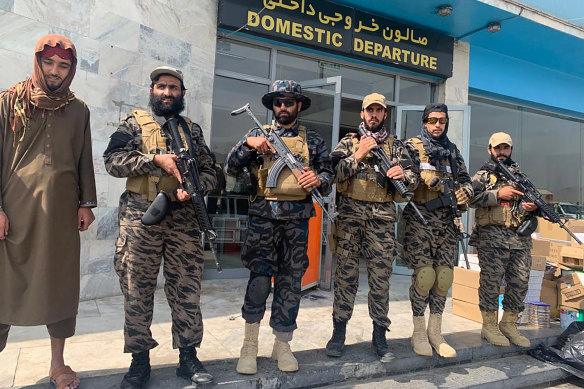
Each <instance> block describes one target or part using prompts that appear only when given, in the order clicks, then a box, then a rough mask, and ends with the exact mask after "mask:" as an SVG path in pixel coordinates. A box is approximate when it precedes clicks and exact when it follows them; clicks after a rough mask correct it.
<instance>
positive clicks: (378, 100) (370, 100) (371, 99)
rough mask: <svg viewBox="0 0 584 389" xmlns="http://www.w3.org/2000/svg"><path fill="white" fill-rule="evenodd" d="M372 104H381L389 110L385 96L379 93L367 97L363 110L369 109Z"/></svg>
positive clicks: (364, 100)
mask: <svg viewBox="0 0 584 389" xmlns="http://www.w3.org/2000/svg"><path fill="white" fill-rule="evenodd" d="M371 104H379V105H381V106H382V107H383V108H386V109H387V105H386V104H385V96H384V95H382V94H379V93H371V94H370V95H367V96H365V98H364V99H363V105H362V107H361V108H362V109H365V108H367V107H369V106H370V105H371Z"/></svg>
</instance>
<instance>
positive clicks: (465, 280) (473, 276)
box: [453, 267, 480, 289]
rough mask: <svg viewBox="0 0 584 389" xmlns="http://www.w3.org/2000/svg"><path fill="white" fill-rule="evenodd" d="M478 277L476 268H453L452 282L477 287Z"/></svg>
mask: <svg viewBox="0 0 584 389" xmlns="http://www.w3.org/2000/svg"><path fill="white" fill-rule="evenodd" d="M479 278H480V273H479V272H478V271H476V270H468V269H465V268H462V267H455V268H454V281H453V283H455V284H459V285H464V286H469V287H471V288H475V289H478V288H479Z"/></svg>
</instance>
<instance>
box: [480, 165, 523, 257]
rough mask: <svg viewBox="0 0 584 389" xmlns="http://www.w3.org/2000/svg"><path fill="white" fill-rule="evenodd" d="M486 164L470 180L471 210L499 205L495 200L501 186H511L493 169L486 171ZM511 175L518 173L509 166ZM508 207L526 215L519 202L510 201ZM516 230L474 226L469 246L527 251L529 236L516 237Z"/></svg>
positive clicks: (494, 226)
mask: <svg viewBox="0 0 584 389" xmlns="http://www.w3.org/2000/svg"><path fill="white" fill-rule="evenodd" d="M488 164H489V162H487V163H486V164H485V165H483V167H482V168H481V170H479V171H478V172H476V174H475V175H474V176H473V178H472V186H473V190H474V197H473V198H472V199H471V201H470V202H469V206H470V207H472V208H485V207H489V206H495V205H498V204H500V201H499V199H497V192H498V191H499V189H500V188H501V187H503V186H507V185H509V186H513V185H512V183H511V182H510V181H509V180H508V179H507V177H505V176H504V175H502V174H499V173H498V172H496V171H493V170H494V169H493V168H491V169H488V168H487V165H488ZM509 170H511V171H512V172H513V173H518V172H520V170H519V168H518V167H517V165H511V166H509ZM509 203H510V207H511V209H512V210H513V212H516V213H518V214H520V215H526V214H527V213H528V212H526V211H525V210H523V208H522V207H521V200H518V201H510V202H509ZM516 231H517V229H516V228H507V227H505V226H501V225H492V224H489V225H486V226H480V227H479V226H475V228H474V229H473V232H472V235H471V239H470V241H469V245H471V246H475V247H504V248H508V249H527V248H531V246H532V242H531V237H530V236H519V235H517V232H516Z"/></svg>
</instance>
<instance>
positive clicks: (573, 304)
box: [559, 292, 584, 309]
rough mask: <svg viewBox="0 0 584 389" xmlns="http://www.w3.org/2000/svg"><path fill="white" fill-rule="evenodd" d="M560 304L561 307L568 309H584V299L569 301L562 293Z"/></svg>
mask: <svg viewBox="0 0 584 389" xmlns="http://www.w3.org/2000/svg"><path fill="white" fill-rule="evenodd" d="M559 303H560V305H562V306H565V307H568V308H575V309H584V299H583V298H580V299H578V300H571V301H568V300H567V299H566V295H565V294H564V293H562V292H560V295H559Z"/></svg>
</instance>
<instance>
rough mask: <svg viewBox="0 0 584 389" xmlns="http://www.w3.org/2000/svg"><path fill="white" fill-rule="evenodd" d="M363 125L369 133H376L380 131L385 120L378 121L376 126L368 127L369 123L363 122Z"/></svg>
mask: <svg viewBox="0 0 584 389" xmlns="http://www.w3.org/2000/svg"><path fill="white" fill-rule="evenodd" d="M364 123H365V128H366V129H367V130H369V131H371V132H377V131H379V130H381V129H382V128H383V124H384V123H385V120H382V121H380V122H379V123H378V124H377V125H376V126H370V125H369V123H367V122H364Z"/></svg>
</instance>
